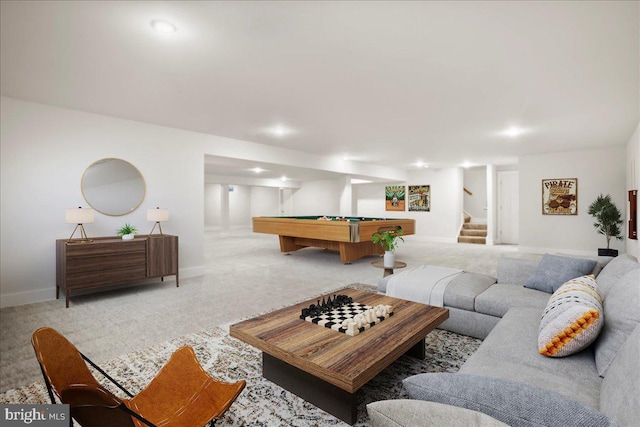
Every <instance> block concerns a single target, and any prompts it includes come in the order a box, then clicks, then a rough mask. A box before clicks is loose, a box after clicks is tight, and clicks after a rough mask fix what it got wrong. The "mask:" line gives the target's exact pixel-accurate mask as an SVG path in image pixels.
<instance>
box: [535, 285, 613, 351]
mask: <svg viewBox="0 0 640 427" xmlns="http://www.w3.org/2000/svg"><path fill="white" fill-rule="evenodd" d="M603 325H604V315H603V310H602V299H601V298H600V293H599V292H598V284H597V283H596V281H595V277H594V276H593V275H589V276H581V277H578V278H576V279H572V280H569V281H568V282H566V283H564V284H563V285H562V286H560V287H559V288H558V290H557V291H555V292H554V293H553V295H551V298H549V302H548V303H547V307H546V308H545V310H544V312H543V313H542V317H541V319H540V328H539V332H538V350H539V351H540V354H542V355H545V356H550V357H563V356H569V355H571V354H574V353H577V352H579V351H580V350H583V349H584V348H586V347H587V346H588V345H589V344H591V343H592V342H593V341H594V340H595V339H596V338H597V337H598V334H599V333H600V330H601V329H602V326H603Z"/></svg>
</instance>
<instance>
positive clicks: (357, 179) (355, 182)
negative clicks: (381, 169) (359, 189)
mask: <svg viewBox="0 0 640 427" xmlns="http://www.w3.org/2000/svg"><path fill="white" fill-rule="evenodd" d="M371 182H373V181H369V180H366V179H360V178H351V183H352V184H369V183H371Z"/></svg>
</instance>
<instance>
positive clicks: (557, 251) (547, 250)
mask: <svg viewBox="0 0 640 427" xmlns="http://www.w3.org/2000/svg"><path fill="white" fill-rule="evenodd" d="M518 252H526V253H531V254H567V255H579V256H588V257H594V256H598V250H597V249H593V250H591V251H578V250H575V249H562V248H540V247H535V246H518ZM623 253H624V251H623V250H620V255H622V254H623Z"/></svg>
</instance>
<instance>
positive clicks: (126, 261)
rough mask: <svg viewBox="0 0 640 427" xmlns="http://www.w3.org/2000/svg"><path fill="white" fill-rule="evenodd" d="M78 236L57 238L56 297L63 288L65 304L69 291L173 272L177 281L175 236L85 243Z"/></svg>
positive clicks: (107, 238) (96, 240)
mask: <svg viewBox="0 0 640 427" xmlns="http://www.w3.org/2000/svg"><path fill="white" fill-rule="evenodd" d="M79 242H80V240H79V239H74V240H71V242H70V243H69V242H68V240H67V239H58V240H56V299H58V298H59V296H60V290H61V289H62V290H63V291H64V294H65V297H66V307H69V297H70V294H71V292H72V291H77V290H81V289H82V290H86V289H93V288H99V287H102V286H109V285H123V284H126V283H131V282H135V281H138V280H144V279H151V278H156V277H160V278H161V279H162V280H164V276H176V286H179V282H178V236H170V235H166V234H164V235H162V236H160V235H153V236H136V237H135V239H133V240H122V239H121V238H120V237H98V238H94V239H93V240H92V241H91V242H88V243H79Z"/></svg>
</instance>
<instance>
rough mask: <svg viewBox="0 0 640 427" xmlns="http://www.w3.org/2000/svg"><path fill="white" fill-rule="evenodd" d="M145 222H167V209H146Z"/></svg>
mask: <svg viewBox="0 0 640 427" xmlns="http://www.w3.org/2000/svg"><path fill="white" fill-rule="evenodd" d="M147 221H155V222H165V221H169V209H160V208H156V209H147Z"/></svg>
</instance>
